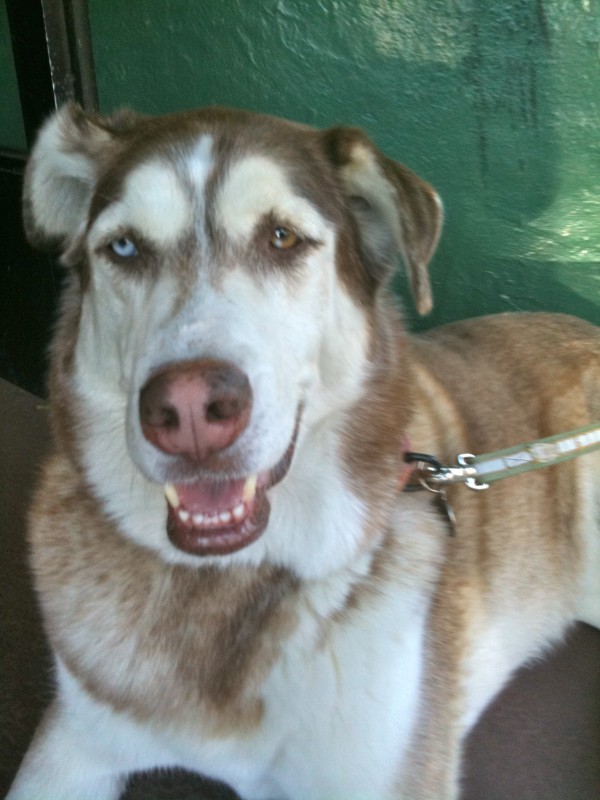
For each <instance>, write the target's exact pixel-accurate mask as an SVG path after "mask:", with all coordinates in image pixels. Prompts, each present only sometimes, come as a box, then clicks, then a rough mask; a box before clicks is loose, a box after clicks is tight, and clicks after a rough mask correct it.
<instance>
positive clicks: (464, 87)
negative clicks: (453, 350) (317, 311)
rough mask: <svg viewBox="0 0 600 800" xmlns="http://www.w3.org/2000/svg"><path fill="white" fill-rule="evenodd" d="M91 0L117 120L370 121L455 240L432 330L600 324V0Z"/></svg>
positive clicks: (445, 257)
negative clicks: (434, 196)
mask: <svg viewBox="0 0 600 800" xmlns="http://www.w3.org/2000/svg"><path fill="white" fill-rule="evenodd" d="M89 6H90V15H91V25H92V32H93V41H94V51H95V57H96V63H97V72H98V81H99V91H100V100H101V106H102V109H103V110H110V109H112V108H114V107H117V106H121V105H130V106H132V107H135V108H137V109H140V110H143V111H148V112H162V111H168V110H174V109H179V108H184V107H191V106H196V105H206V104H213V103H219V104H227V105H233V106H242V107H246V108H254V109H256V110H261V111H266V112H269V113H275V114H279V115H283V116H287V117H290V118H293V119H297V120H301V121H304V122H308V123H311V124H314V125H318V126H326V125H330V124H334V123H350V124H353V125H360V126H362V127H363V128H365V129H366V130H367V132H368V133H369V134H370V135H371V136H372V137H373V139H374V140H375V141H376V142H377V143H378V144H379V145H380V146H381V147H382V148H384V149H385V150H386V151H387V153H388V154H389V155H391V156H393V157H395V158H397V159H399V160H401V161H403V162H405V163H406V164H408V165H409V166H411V167H412V168H413V169H415V170H416V171H417V172H418V173H419V174H421V175H422V176H423V177H425V178H427V179H428V180H430V181H431V182H432V183H433V184H434V186H436V188H437V189H438V190H439V192H440V193H441V195H442V197H443V200H444V204H445V208H446V228H445V233H444V237H443V239H442V243H441V246H440V249H439V252H438V255H437V256H436V258H435V262H434V265H433V278H434V290H435V295H436V309H435V311H434V312H433V314H432V315H431V316H430V317H429V318H428V319H427V320H426V321H425V322H424V324H426V325H430V324H433V323H438V322H442V321H445V320H450V319H455V318H459V317H466V316H472V315H478V314H481V313H484V312H489V311H505V310H512V309H552V310H560V311H566V312H571V313H576V314H578V315H580V316H583V317H587V318H589V319H591V320H593V321H595V322H598V323H600V215H599V198H600V0H506V1H505V2H502V3H494V2H489V0H347V2H343V0H255V1H254V2H253V1H252V0H136V1H135V2H129V3H127V2H123V0H89ZM400 284H401V282H400ZM399 288H400V290H401V291H404V287H403V286H402V285H400V287H399Z"/></svg>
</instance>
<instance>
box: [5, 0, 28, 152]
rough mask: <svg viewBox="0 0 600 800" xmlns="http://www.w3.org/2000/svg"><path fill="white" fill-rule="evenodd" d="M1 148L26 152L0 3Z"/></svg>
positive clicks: (15, 81) (6, 25)
mask: <svg viewBox="0 0 600 800" xmlns="http://www.w3.org/2000/svg"><path fill="white" fill-rule="evenodd" d="M0 147H1V148H9V149H11V150H25V147H26V144H25V130H24V128H23V119H22V117H21V106H20V104H19V90H18V88H17V77H16V75H15V65H14V62H13V56H12V49H11V45H10V34H9V31H8V19H7V18H6V7H5V5H4V3H2V2H0Z"/></svg>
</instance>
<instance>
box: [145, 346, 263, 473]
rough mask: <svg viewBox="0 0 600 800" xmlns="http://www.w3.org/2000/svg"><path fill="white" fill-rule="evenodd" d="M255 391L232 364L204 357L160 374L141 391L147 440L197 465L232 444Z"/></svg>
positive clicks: (248, 409)
mask: <svg viewBox="0 0 600 800" xmlns="http://www.w3.org/2000/svg"><path fill="white" fill-rule="evenodd" d="M251 409H252V389H251V387H250V382H249V380H248V377H247V376H246V375H245V374H244V373H243V372H242V371H241V370H239V369H238V368H237V367H236V366H234V365H233V364H229V363H227V362H225V361H215V360H212V359H202V360H199V361H192V362H186V363H184V364H175V365H173V366H169V367H166V368H165V369H163V370H161V371H160V372H158V373H157V374H156V375H154V376H153V377H152V378H150V380H149V381H148V382H147V383H146V384H145V386H144V387H143V388H142V390H141V392H140V399H139V413H140V422H141V426H142V431H143V434H144V436H145V438H146V439H147V440H148V441H149V442H151V443H152V444H153V445H154V446H155V447H157V448H158V449H159V450H162V451H163V452H164V453H168V454H170V455H183V456H186V457H188V458H190V459H192V460H194V461H196V462H198V463H201V462H202V461H204V460H206V459H207V458H208V457H209V456H211V455H214V454H215V453H218V452H220V451H221V450H224V449H225V448H226V447H228V446H229V445H231V444H233V443H234V442H235V441H236V439H237V438H238V437H239V436H240V434H241V433H242V431H243V430H244V429H245V428H246V426H247V425H248V422H249V420H250V412H251Z"/></svg>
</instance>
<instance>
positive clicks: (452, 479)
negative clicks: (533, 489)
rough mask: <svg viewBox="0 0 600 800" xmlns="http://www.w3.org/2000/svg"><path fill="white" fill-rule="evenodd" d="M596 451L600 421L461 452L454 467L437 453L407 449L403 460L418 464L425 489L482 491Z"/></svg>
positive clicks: (599, 434) (599, 436)
mask: <svg viewBox="0 0 600 800" xmlns="http://www.w3.org/2000/svg"><path fill="white" fill-rule="evenodd" d="M594 450H600V422H595V423H593V424H592V425H585V426H584V427H582V428H576V429H575V430H573V431H568V432H566V433H559V434H557V435H555V436H548V437H547V438H546V439H537V440H536V441H534V442H527V443H525V444H519V445H516V446H514V447H507V448H506V449H505V450H497V451H495V452H493V453H485V454H484V455H481V456H474V455H472V454H471V453H461V454H460V455H459V456H457V458H456V462H457V463H456V465H455V466H453V467H445V466H443V465H442V464H441V463H440V461H439V460H438V459H437V458H436V457H435V456H432V455H428V454H426V453H412V452H407V453H405V454H404V460H405V462H406V463H407V464H413V465H415V466H414V467H413V468H414V469H416V472H417V474H418V475H419V479H420V483H421V485H423V486H424V488H426V489H430V490H434V491H435V490H436V488H437V487H442V488H443V487H444V486H447V485H448V484H452V483H463V484H464V485H465V486H467V488H469V489H474V490H476V491H481V490H483V489H488V488H489V486H490V484H491V483H494V482H495V481H499V480H502V479H503V478H510V477H512V476H513V475H522V474H523V473H525V472H531V471H532V470H535V469H543V468H545V467H551V466H554V465H555V464H561V463H562V462H563V461H569V460H570V459H572V458H577V457H578V456H583V455H585V454H586V453H591V452H593V451H594Z"/></svg>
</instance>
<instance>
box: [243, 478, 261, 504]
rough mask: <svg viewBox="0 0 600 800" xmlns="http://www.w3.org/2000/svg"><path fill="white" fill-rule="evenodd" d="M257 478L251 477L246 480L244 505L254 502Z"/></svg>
mask: <svg viewBox="0 0 600 800" xmlns="http://www.w3.org/2000/svg"><path fill="white" fill-rule="evenodd" d="M257 477H258V476H257V475H250V477H248V478H246V483H245V484H244V493H243V498H244V503H251V502H252V501H253V500H254V495H255V494H256V480H257Z"/></svg>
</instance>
